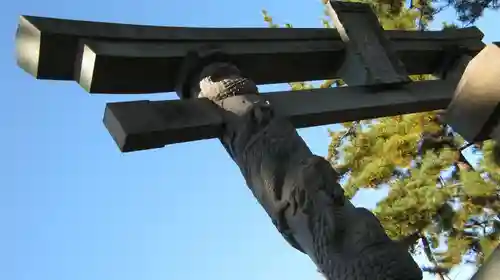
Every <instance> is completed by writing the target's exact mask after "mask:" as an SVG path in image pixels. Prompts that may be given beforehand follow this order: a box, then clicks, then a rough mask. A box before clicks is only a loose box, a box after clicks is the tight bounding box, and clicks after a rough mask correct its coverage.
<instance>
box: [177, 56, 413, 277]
mask: <svg viewBox="0 0 500 280" xmlns="http://www.w3.org/2000/svg"><path fill="white" fill-rule="evenodd" d="M178 89H179V91H178V94H179V95H180V96H182V97H184V98H207V99H209V100H211V101H212V102H213V103H215V104H216V105H217V106H219V108H220V109H221V114H222V116H223V121H224V123H225V125H224V129H223V131H222V135H221V136H220V140H221V142H222V144H223V145H224V147H225V148H226V150H227V152H228V153H229V154H230V156H231V157H232V159H233V160H234V162H235V163H236V164H237V165H238V166H239V168H240V170H241V173H242V175H243V177H244V178H245V180H246V183H247V185H248V187H249V189H250V190H251V191H252V193H253V195H254V196H255V198H256V199H257V200H258V201H259V203H260V204H261V205H262V207H263V208H264V209H265V210H266V212H267V213H268V215H269V217H270V218H271V220H272V222H273V223H274V225H275V226H276V228H277V229H278V230H279V232H280V233H281V234H282V235H283V237H284V238H285V239H286V240H287V241H288V242H289V243H290V245H292V246H293V247H294V248H296V249H297V250H300V251H301V252H303V253H305V254H307V255H308V256H309V257H310V258H311V259H312V260H313V261H314V262H315V264H316V265H317V267H318V268H319V270H320V271H321V272H322V273H323V274H324V275H325V276H326V278H327V279H329V280H334V279H343V280H349V279H352V280H354V279H357V280H359V279H367V280H368V279H398V280H413V279H415V280H417V279H422V273H421V271H420V269H419V267H418V266H417V264H416V263H415V261H414V260H413V258H412V257H411V256H410V254H409V253H408V252H407V250H406V248H404V247H403V246H401V245H399V244H398V243H397V242H393V241H392V240H391V239H390V238H388V237H387V235H386V234H385V231H384V229H383V228H382V226H381V225H380V223H379V221H378V220H377V218H376V217H375V216H374V215H373V214H372V213H371V212H370V211H368V210H367V209H364V208H357V207H354V206H353V205H352V204H351V202H350V201H349V200H348V199H346V198H345V196H344V192H343V189H342V187H341V186H340V185H339V184H338V183H337V179H338V178H337V177H338V176H337V173H336V172H335V171H334V170H333V169H332V167H331V165H330V163H329V162H328V161H326V160H325V159H324V158H323V157H320V156H316V155H313V154H312V152H311V151H310V150H309V148H308V147H307V145H306V143H305V142H304V140H303V139H302V138H301V137H300V136H299V135H298V134H297V132H296V130H295V128H294V127H293V125H292V124H291V123H289V122H288V121H287V120H286V119H283V118H279V117H277V116H275V115H274V111H273V104H271V103H270V102H269V101H268V100H267V99H266V98H265V97H264V96H261V95H259V93H258V90H257V86H256V85H255V83H254V82H253V81H252V80H250V79H248V78H245V77H244V76H243V75H242V74H241V73H240V71H239V70H238V68H237V67H236V66H235V65H234V64H232V63H231V62H230V58H228V57H224V56H223V55H221V54H220V53H210V52H206V53H205V54H200V53H198V54H191V55H190V58H187V59H186V63H185V67H184V70H183V72H182V74H181V79H180V81H179V86H178ZM223 175H224V174H223V173H222V174H221V176H223Z"/></svg>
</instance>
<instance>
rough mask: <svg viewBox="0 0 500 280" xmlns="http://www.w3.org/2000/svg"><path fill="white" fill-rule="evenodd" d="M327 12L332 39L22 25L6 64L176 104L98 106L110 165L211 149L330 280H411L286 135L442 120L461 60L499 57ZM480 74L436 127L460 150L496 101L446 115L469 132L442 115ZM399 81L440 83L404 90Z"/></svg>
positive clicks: (464, 34) (36, 20) (338, 6)
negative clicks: (110, 147)
mask: <svg viewBox="0 0 500 280" xmlns="http://www.w3.org/2000/svg"><path fill="white" fill-rule="evenodd" d="M329 11H330V15H331V17H332V19H333V21H334V24H335V26H336V30H334V29H312V28H304V29H300V28H299V29H297V28H294V29H268V28H182V27H157V26H139V25H125V24H113V23H98V22H88V21H75V20H62V19H53V18H41V17H34V16H22V17H21V19H20V23H19V26H18V30H17V34H16V48H17V61H18V65H19V66H20V67H21V68H22V69H24V70H25V71H27V72H28V73H30V74H31V75H33V76H34V77H36V78H37V79H50V80H74V81H76V82H78V83H79V84H80V85H81V86H82V87H83V88H84V89H85V90H87V91H88V92H90V93H107V94H123V93H125V94H141V93H155V92H168V91H173V90H175V91H176V92H177V94H178V96H179V97H180V100H171V101H155V102H151V101H147V100H143V101H133V102H118V103H108V104H107V106H106V110H105V113H104V124H105V125H106V127H107V128H108V130H109V132H110V134H111V135H112V137H113V139H114V140H115V141H116V143H117V144H118V146H119V148H120V150H121V151H122V152H131V151H137V150H144V149H152V148H161V147H163V146H165V145H167V144H174V143H180V142H186V141H194V140H201V139H209V138H219V139H220V140H221V142H222V144H223V145H224V147H225V148H226V150H227V151H228V153H229V154H230V155H231V157H232V158H233V160H234V161H235V162H236V164H238V166H239V167H240V169H241V173H242V175H243V176H244V178H245V179H246V182H247V185H248V187H249V188H250V189H251V190H252V192H253V194H254V195H255V197H256V198H257V200H258V201H259V202H260V204H261V205H262V206H263V208H264V209H265V210H266V212H267V213H268V214H269V216H270V218H271V220H272V221H273V223H274V224H275V225H276V227H277V229H278V230H279V231H280V233H281V234H282V235H283V237H284V238H285V239H286V240H287V241H288V242H289V243H290V245H292V246H293V247H294V248H296V249H297V250H300V251H301V252H303V253H305V254H307V255H309V257H310V258H311V259H312V260H313V261H314V262H315V263H316V265H317V266H318V268H319V270H320V271H321V272H322V273H323V274H324V275H325V276H326V277H327V278H328V279H329V280H333V279H421V278H422V273H421V271H420V269H419V268H418V266H417V265H416V263H415V262H414V261H413V259H412V257H411V256H410V255H409V253H408V252H407V250H406V248H404V247H403V246H401V245H400V244H398V243H397V242H395V241H392V240H390V239H389V238H388V237H387V235H386V234H385V232H384V230H383V228H382V227H381V225H380V223H379V221H378V220H377V219H376V217H375V216H374V215H373V214H372V213H371V212H370V211H368V210H366V209H364V208H356V207H354V206H353V205H352V204H351V203H350V202H349V201H348V200H347V199H345V197H344V194H343V190H342V188H341V186H340V185H339V184H338V183H337V174H336V173H335V171H334V170H333V169H332V168H331V166H330V164H329V163H328V162H327V161H326V160H325V159H324V158H322V157H319V156H315V155H313V154H312V153H311V151H310V150H309V148H308V147H307V145H306V144H305V143H304V141H303V140H302V138H300V136H298V134H297V133H296V130H295V129H296V128H301V127H310V126H317V125H324V124H331V123H338V122H345V121H351V120H359V119H367V118H376V117H382V116H389V115H398V114H406V113H414V112H423V111H430V110H436V109H444V108H446V107H447V106H448V105H449V104H450V102H451V101H452V98H453V97H454V92H455V88H456V86H457V83H458V81H459V79H460V77H461V75H462V72H463V71H464V69H465V67H466V65H467V63H468V62H469V61H470V59H471V58H472V57H473V56H475V55H477V54H478V53H479V52H481V54H482V55H480V56H477V57H476V58H475V59H474V60H473V61H474V63H476V62H477V63H476V64H479V63H486V64H488V63H489V64H488V65H490V66H492V65H493V64H492V61H494V59H492V58H496V59H498V58H500V55H499V52H500V51H499V48H498V47H495V46H494V45H491V46H488V47H486V48H485V45H484V44H483V43H482V42H481V39H482V37H483V34H482V33H481V32H480V31H479V30H478V29H477V28H475V27H471V28H464V29H458V30H446V31H425V32H420V31H384V30H383V29H382V27H381V26H380V25H379V23H378V20H377V18H376V16H375V14H374V13H373V11H372V10H371V8H370V7H369V6H368V5H366V4H361V3H343V2H336V1H331V2H330V3H329ZM479 60H480V61H479ZM481 67H482V66H481ZM490 68H491V69H490V70H491V71H492V72H491V73H490V74H489V75H486V76H487V78H488V80H487V83H486V84H487V85H488V86H489V87H485V86H484V85H485V84H484V80H485V78H481V79H479V80H478V79H477V77H474V79H475V80H474V81H472V80H470V79H468V78H469V77H472V76H476V75H477V73H478V72H480V70H478V69H477V67H475V68H474V67H472V68H471V69H469V68H468V69H467V72H466V75H464V76H463V77H462V81H461V84H460V87H459V90H457V92H456V93H455V95H456V96H457V97H459V96H461V98H455V99H454V101H453V104H452V105H453V106H450V110H449V112H450V114H449V118H448V119H449V122H450V123H451V124H452V125H453V123H454V122H456V121H455V120H459V122H458V124H457V127H460V131H459V132H460V133H463V134H464V135H467V137H468V140H469V139H471V137H472V138H474V139H475V140H477V139H479V138H481V137H483V138H484V137H489V135H490V134H492V131H493V127H494V126H495V125H496V123H495V122H492V121H489V119H491V118H493V117H491V116H493V115H495V114H494V113H493V112H494V111H495V108H496V104H498V102H497V100H499V98H496V99H495V102H492V99H489V100H487V101H488V102H483V103H486V106H487V107H488V106H489V109H486V110H485V109H484V107H481V108H482V109H481V110H479V113H477V112H475V111H473V110H472V111H471V110H469V111H468V112H467V114H468V115H467V114H465V115H464V114H458V115H459V117H464V116H468V117H469V118H470V117H471V116H472V117H475V116H474V115H473V114H474V113H476V114H480V115H481V117H482V119H481V120H482V123H473V125H470V122H465V123H464V122H463V121H461V120H460V119H459V118H458V117H457V114H456V113H454V112H457V111H459V112H461V110H462V109H463V108H462V107H463V106H464V104H465V105H467V104H469V103H470V97H468V96H471V95H472V94H478V92H479V93H480V94H482V96H492V94H491V92H492V91H491V89H492V88H494V87H496V89H498V88H499V81H498V79H497V80H495V79H492V78H491V77H493V76H494V75H496V74H498V73H499V70H496V69H500V68H498V67H497V68H494V67H490ZM495 71H496V72H495ZM412 74H435V75H436V76H437V77H439V78H441V79H440V80H434V81H422V82H411V81H410V80H409V78H408V75H412ZM247 77H248V78H247ZM339 77H340V78H342V79H343V80H344V81H346V83H347V84H348V85H349V86H347V87H341V88H328V89H314V90H301V91H293V92H290V91H287V92H278V93H272V94H262V95H260V94H259V93H258V91H257V87H256V84H266V83H280V82H290V81H306V80H320V79H333V78H339ZM499 77H500V75H499ZM478 83H479V84H481V86H482V87H483V88H481V86H479V90H478ZM469 88H473V89H474V91H472V93H471V91H470V90H469ZM462 92H465V93H466V94H462ZM485 93H488V94H489V95H488V94H485ZM497 95H498V94H497ZM464 100H465V101H464ZM484 100H485V99H484ZM483 105H485V104H483ZM488 110H489V111H488ZM488 112H489V113H488ZM471 114H472V115H471ZM450 116H451V117H450ZM494 119H496V115H495V117H494ZM454 128H455V126H454Z"/></svg>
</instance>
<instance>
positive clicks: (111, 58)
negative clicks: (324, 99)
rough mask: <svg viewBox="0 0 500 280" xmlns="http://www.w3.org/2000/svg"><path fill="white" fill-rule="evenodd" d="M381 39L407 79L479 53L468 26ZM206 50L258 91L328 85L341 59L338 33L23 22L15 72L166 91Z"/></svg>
mask: <svg viewBox="0 0 500 280" xmlns="http://www.w3.org/2000/svg"><path fill="white" fill-rule="evenodd" d="M384 35H385V36H386V37H387V38H388V39H389V40H390V41H391V44H392V45H393V49H394V50H395V51H396V53H397V55H398V57H399V58H400V59H401V61H402V62H403V63H404V64H405V66H406V70H407V72H408V73H409V74H425V73H432V72H433V71H434V70H435V68H436V67H437V66H438V65H440V63H441V59H442V55H443V49H444V48H445V47H449V46H453V45H455V46H462V47H464V49H466V50H467V52H469V54H471V55H475V54H476V53H477V52H479V51H480V50H481V49H482V48H483V47H484V44H483V43H482V42H481V39H482V37H483V34H482V33H481V31H479V30H478V29H477V28H475V27H471V28H465V29H459V30H446V31H426V32H416V31H384ZM82 39H84V40H87V42H88V46H87V47H88V50H86V49H85V48H83V47H82V45H81V44H82V42H81V41H82ZM88 40H90V41H88ZM207 45H209V46H212V47H218V48H221V49H223V50H230V52H231V53H232V55H233V58H234V59H235V61H237V62H238V67H239V68H240V69H241V70H242V72H243V73H244V74H245V75H247V76H249V77H252V79H253V80H254V81H255V82H256V83H258V84H269V83H281V82H290V81H307V80H321V79H329V78H335V77H336V75H335V72H336V70H337V69H338V67H340V65H341V64H342V62H343V59H344V50H343V43H342V41H341V39H340V36H339V34H338V33H337V32H336V31H335V30H332V29H325V28H279V29H275V28H186V27H160V26H141V25H128V24H115V23H100V22H88V21H76V20H63V19H54V18H43V17H33V16H22V17H21V18H20V22H19V26H18V29H17V34H16V53H17V54H16V55H17V61H18V65H19V66H20V67H21V68H22V69H24V70H25V71H27V72H28V73H30V74H31V75H33V76H34V77H36V78H38V79H49V80H77V81H80V80H82V79H81V77H83V78H84V81H80V82H81V83H82V84H83V85H84V87H85V88H86V89H87V90H90V91H91V92H93V93H154V92H170V91H173V90H174V81H175V80H176V71H177V70H178V69H179V67H180V62H181V60H182V58H183V57H184V56H185V55H186V53H187V51H189V50H193V49H198V48H200V47H202V46H207ZM248 46H251V47H248ZM83 50H86V51H85V53H84V54H85V59H86V60H88V59H89V52H90V54H92V53H94V55H95V59H94V60H95V61H92V59H90V60H88V61H90V62H93V64H92V63H91V64H92V67H90V68H88V69H86V68H85V69H80V67H79V66H80V63H77V62H78V60H79V58H80V56H81V55H82V53H81V52H83ZM171 50H173V51H171ZM90 57H91V56H90ZM85 63H87V62H85ZM86 65H90V64H88V63H87V64H86ZM75 68H76V71H75ZM118 69H122V70H121V71H118ZM75 72H76V75H75ZM82 72H84V73H83V74H82ZM115 73H116V74H115ZM145 77H146V78H147V79H145ZM124 81H125V82H124Z"/></svg>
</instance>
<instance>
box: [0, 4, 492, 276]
mask: <svg viewBox="0 0 500 280" xmlns="http://www.w3.org/2000/svg"><path fill="white" fill-rule="evenodd" d="M7 2H8V4H7ZM7 2H6V3H5V4H3V5H2V10H1V12H0V62H1V63H0V81H1V83H0V84H1V85H2V87H3V89H2V93H1V95H2V102H0V108H1V109H0V127H1V128H2V130H1V132H0V136H1V137H0V146H1V147H3V149H2V153H1V155H0V165H1V166H0V191H1V193H0V221H1V228H0V279H6V280H7V279H8V280H70V279H71V280H110V279H120V280H138V279H141V280H160V279H161V280H170V279H173V280H175V279H185V280H190V279H193V280H194V279H196V280H198V279H206V280H212V279H214V280H215V279H218V280H225V279H228V280H229V279H231V280H233V279H239V280H267V279H288V280H296V279H297V280H298V279H300V280H304V279H311V280H313V279H320V277H319V275H318V274H317V273H316V271H315V268H314V266H313V264H312V263H311V262H310V261H309V259H308V258H307V257H306V256H304V255H302V254H300V253H298V252H296V251H294V250H293V249H292V248H291V247H289V246H288V245H287V244H286V243H285V241H284V240H283V239H282V238H281V236H280V235H279V234H278V233H277V231H276V230H275V229H274V227H273V226H272V224H271V223H270V221H269V220H268V217H267V215H266V214H265V213H264V211H263V210H262V209H261V208H260V207H259V206H258V204H257V202H256V201H255V200H254V199H253V197H252V195H251V193H250V191H249V190H248V189H247V187H246V186H245V184H244V181H243V180H242V178H241V176H240V174H239V170H238V169H237V167H236V165H234V164H233V162H232V161H231V160H230V158H229V157H228V156H227V154H226V152H225V151H224V150H223V148H222V147H221V145H220V143H219V142H218V141H217V140H207V141H202V142H193V143H186V144H178V145H173V146H169V147H166V148H164V149H159V150H150V151H143V152H135V153H130V154H121V153H120V152H119V150H118V149H117V147H116V146H115V144H114V142H113V140H112V139H111V137H110V136H109V134H108V132H107V130H106V129H105V128H104V126H103V125H102V115H103V109H104V106H105V103H106V102H110V101H122V100H133V99H137V97H136V96H90V95H89V94H87V93H86V92H85V91H84V90H83V89H81V88H80V87H79V86H78V85H77V84H76V83H72V82H57V81H37V80H35V79H33V78H32V77H31V76H29V75H28V74H26V73H24V72H23V71H22V70H21V69H19V68H18V67H17V66H16V64H15V59H14V35H15V30H16V25H17V21H18V17H19V15H21V14H28V15H39V16H51V17H61V18H71V19H82V20H95V21H109V22H123V23H135V24H152V25H171V26H213V27H230V26H232V27H243V26H254V27H255V26H256V27H259V26H260V27H264V26H265V24H264V23H263V21H262V17H261V14H260V10H261V9H263V8H265V9H267V10H269V12H270V14H271V15H272V16H273V17H274V18H275V19H276V20H277V21H279V22H290V23H293V24H294V25H295V26H296V27H320V21H319V19H320V17H321V15H322V9H321V5H320V4H319V2H320V1H319V0H302V1H283V0H276V1H264V0H254V1H228V0H212V1H180V0H165V1H157V0H143V1H131V0H120V1H118V0H106V1H98V0H87V1H68V0H65V1H63V0H44V1H41V0H39V1H35V0H18V1H7ZM291 3H293V4H291ZM450 16H453V14H452V13H448V15H447V16H445V18H448V19H449V18H450ZM499 24H500V14H499V13H488V14H487V16H486V17H485V18H484V19H482V20H481V21H480V22H479V24H478V25H479V27H480V28H481V29H482V30H483V32H484V33H485V34H486V40H485V41H487V42H489V41H492V40H497V41H500V32H499V31H498V29H497V27H498V25H499ZM265 88H266V89H277V87H265ZM173 97H174V94H172V93H167V94H160V95H155V96H153V95H147V96H143V97H142V99H170V98H173ZM300 133H301V135H303V136H304V137H305V139H306V141H307V142H308V143H309V144H310V147H311V149H312V150H313V151H314V152H315V153H317V154H321V155H324V154H326V151H327V144H328V141H329V140H328V137H327V127H318V128H313V129H305V130H301V131H300ZM377 196H378V197H380V195H376V194H373V193H372V194H366V193H365V195H363V196H360V197H357V198H356V199H355V202H356V203H357V204H358V205H364V206H367V207H372V206H373V205H374V204H375V203H376V198H377ZM464 275H465V274H464V273H461V275H460V277H459V278H460V279H466V278H464V277H465V276H464ZM459 278H456V279H459Z"/></svg>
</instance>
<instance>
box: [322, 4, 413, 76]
mask: <svg viewBox="0 0 500 280" xmlns="http://www.w3.org/2000/svg"><path fill="white" fill-rule="evenodd" d="M327 12H328V14H329V16H330V17H331V18H332V21H333V24H334V26H335V28H336V30H337V31H338V32H339V35H340V38H341V39H342V41H343V42H344V43H345V45H346V59H345V61H344V64H343V65H342V67H341V69H340V71H339V76H341V77H342V80H343V81H344V82H346V83H347V84H348V85H349V86H360V85H380V84H399V83H408V82H410V78H409V77H408V74H407V73H406V69H405V66H404V65H403V63H402V62H401V61H400V60H399V57H398V56H397V54H396V52H395V51H394V50H393V49H392V45H391V43H390V41H389V40H388V39H387V37H386V36H385V34H384V29H383V28H382V27H381V26H380V24H379V22H378V18H377V16H376V15H375V13H374V12H373V10H372V8H371V7H370V6H369V5H366V4H365V3H355V2H339V1H330V3H329V5H328V6H327Z"/></svg>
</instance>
